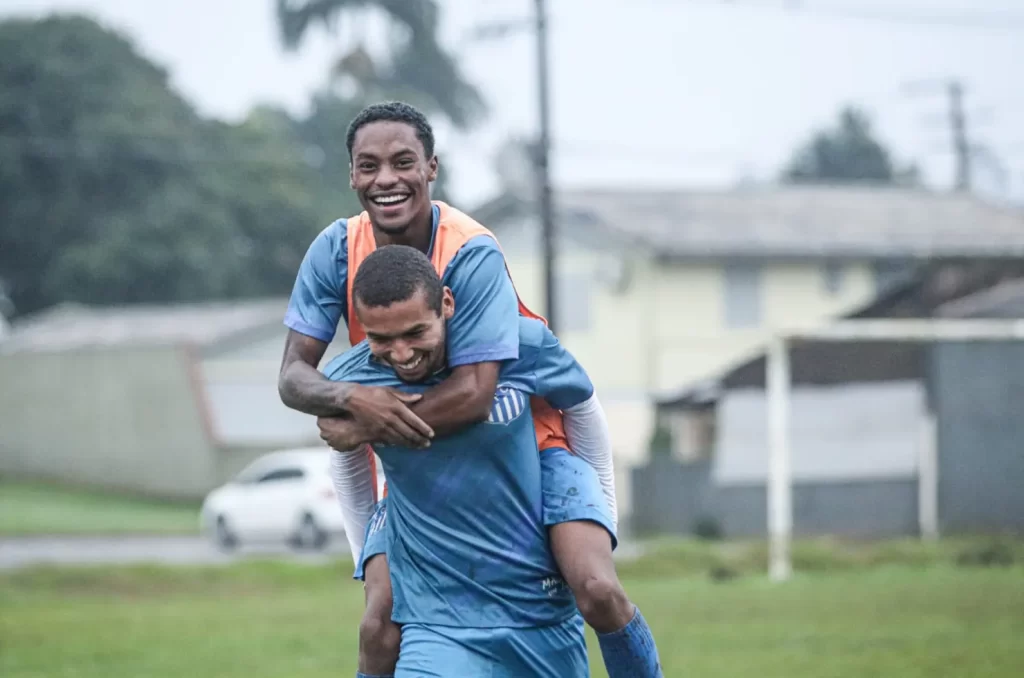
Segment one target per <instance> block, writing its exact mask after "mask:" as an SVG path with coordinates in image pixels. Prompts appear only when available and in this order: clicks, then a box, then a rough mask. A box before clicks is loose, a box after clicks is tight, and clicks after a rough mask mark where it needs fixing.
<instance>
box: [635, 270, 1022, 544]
mask: <svg viewBox="0 0 1024 678" xmlns="http://www.w3.org/2000/svg"><path fill="white" fill-rule="evenodd" d="M850 317H851V318H880V317H890V318H892V317H902V318H907V317H918V318H927V317H960V318H966V317H1003V318H1007V317H1011V318H1017V317H1024V261H1016V262H1014V261H1006V262H997V263H994V262H970V263H960V264H942V265H935V264H933V265H929V266H927V267H926V268H925V269H924V270H923V271H921V272H920V273H919V275H918V276H917V277H916V279H914V280H912V281H909V282H907V283H906V284H904V285H901V286H898V287H896V288H893V289H891V290H889V292H888V293H887V294H885V295H882V296H881V297H880V298H879V299H877V300H876V301H874V302H873V303H871V304H869V305H867V306H865V307H864V308H862V309H859V310H858V311H857V312H856V313H853V314H850ZM790 362H791V366H790V370H791V379H792V391H791V400H790V436H791V450H792V459H791V469H792V479H793V516H794V531H795V533H797V534H822V533H827V534H854V535H867V536H889V535H908V534H918V533H919V531H920V529H921V527H922V524H921V521H922V519H923V518H924V516H923V515H922V514H921V507H920V504H919V500H920V497H921V495H920V493H921V492H922V491H927V488H923V487H922V485H921V463H922V461H921V459H922V454H932V453H934V456H935V460H936V466H937V470H938V484H937V491H936V500H937V501H936V504H937V523H938V526H937V527H938V529H939V531H940V532H946V533H949V532H979V531H982V532H1001V531H1006V530H1012V531H1024V495H1022V494H1021V493H1020V491H1019V488H1020V487H1021V486H1022V484H1024V455H1022V454H1021V449H1022V447H1021V442H1020V441H1021V440H1024V420H1022V419H1021V417H1020V411H1019V410H1020V405H1019V403H1020V401H1021V398H1022V397H1024V344H1021V343H1019V342H1017V343H1014V342H993V341H985V342H961V343H937V344H927V343H907V342H876V341H872V342H865V341H853V342H846V343H818V342H800V343H797V344H795V345H794V346H793V347H792V348H791V351H790ZM764 384H765V358H764V356H763V354H762V355H760V356H757V357H755V358H753V359H751V360H748V361H746V362H744V363H742V364H740V365H739V366H737V367H735V368H733V369H731V370H728V371H725V372H723V373H722V374H720V375H719V376H718V378H717V379H715V380H713V381H710V382H708V383H706V384H704V385H703V386H701V387H700V388H690V389H684V390H683V391H681V392H679V393H677V394H675V395H674V396H672V397H668V398H665V399H663V400H662V402H661V403H659V415H658V419H659V423H660V425H661V426H662V428H663V429H664V430H665V431H666V432H667V434H666V436H665V438H666V439H667V441H668V446H667V447H668V449H667V450H666V452H668V453H667V454H665V455H664V456H662V457H660V458H658V459H654V460H652V463H651V464H650V465H649V466H648V467H647V468H644V469H637V470H636V471H635V474H634V478H633V480H634V483H635V486H634V494H635V496H637V497H638V498H642V499H638V502H637V504H635V506H634V509H635V512H634V520H635V521H636V523H637V527H638V528H639V529H641V530H650V531H672V532H688V531H691V530H692V529H693V528H694V526H695V525H697V524H698V523H701V522H707V521H713V522H714V523H716V524H717V525H718V527H719V528H720V529H721V530H722V531H724V532H725V533H726V534H729V535H733V536H736V535H760V534H763V533H764V532H765V527H766V501H767V497H766V490H765V488H766V484H767V475H768V448H767V437H768V436H767V402H766V397H765V390H764Z"/></svg>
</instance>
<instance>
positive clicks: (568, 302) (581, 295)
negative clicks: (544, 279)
mask: <svg viewBox="0 0 1024 678" xmlns="http://www.w3.org/2000/svg"><path fill="white" fill-rule="evenodd" d="M555 285H556V288H555V293H556V298H555V303H556V304H557V305H558V309H557V313H558V318H557V322H558V327H557V330H558V332H559V333H561V332H587V331H589V330H590V324H591V309H590V304H591V298H590V285H591V281H590V278H589V277H588V276H584V275H579V274H561V275H557V276H556V283H555Z"/></svg>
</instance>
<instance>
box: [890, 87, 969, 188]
mask: <svg viewBox="0 0 1024 678" xmlns="http://www.w3.org/2000/svg"><path fill="white" fill-rule="evenodd" d="M903 91H904V92H905V93H906V94H910V95H924V94H935V93H936V92H938V91H944V92H945V94H946V99H947V101H948V104H947V105H948V107H949V110H948V112H947V113H946V114H945V115H944V116H943V117H944V120H943V124H945V125H948V126H949V132H950V141H951V142H952V146H953V148H952V150H953V157H954V162H955V179H954V182H953V189H954V190H956V191H960V192H968V191H970V190H971V186H972V174H973V172H972V169H973V165H972V163H973V160H974V159H975V158H974V155H975V153H976V151H977V150H978V149H977V148H975V147H973V146H971V142H970V139H969V138H968V135H967V112H966V110H965V108H964V85H963V82H961V81H960V80H958V79H956V78H949V79H944V80H919V81H915V82H908V83H906V84H904V86H903Z"/></svg>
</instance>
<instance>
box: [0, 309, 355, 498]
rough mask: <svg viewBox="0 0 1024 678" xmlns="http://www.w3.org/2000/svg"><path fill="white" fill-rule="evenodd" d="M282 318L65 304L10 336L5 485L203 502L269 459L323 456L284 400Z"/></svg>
mask: <svg viewBox="0 0 1024 678" xmlns="http://www.w3.org/2000/svg"><path fill="white" fill-rule="evenodd" d="M286 305H287V300H286V299H262V300H241V301H231V302H217V303H196V304H173V305H166V306H160V305H157V306H147V305H138V306H124V307H112V308H90V307H86V306H79V305H63V306H58V307H55V308H53V309H51V310H48V311H45V312H42V313H39V314H36V315H34V316H29V317H27V318H25V319H24V320H21V321H19V322H16V323H14V326H13V328H12V330H11V333H10V335H9V336H8V338H7V339H6V340H5V341H4V342H2V343H0V385H2V386H0V474H4V475H11V476H22V477H40V478H50V479H54V480H59V481H64V482H72V483H78V484H85V485H94V486H98V487H107V488H115V489H121V490H126V491H133V492H140V493H146V494H150V495H154V496H165V497H199V496H202V495H203V494H204V493H205V492H206V491H208V490H209V489H211V488H212V487H214V486H216V485H217V484H219V483H221V482H223V481H224V480H225V479H227V478H228V477H230V476H232V475H233V474H234V473H235V472H237V471H238V470H239V469H240V468H241V467H242V466H244V465H245V464H246V463H248V462H249V461H251V460H252V459H253V458H254V457H255V456H257V455H259V454H261V453H263V452H267V451H270V450H272V449H277V448H282V447H290V446H300V445H309V444H315V443H318V442H319V436H318V432H317V429H316V425H315V422H314V421H313V419H312V418H311V417H309V416H306V415H304V414H300V413H298V412H294V411H292V410H289V409H288V408H286V407H285V406H284V405H283V404H281V402H280V399H279V397H278V393H277V374H278V369H279V366H280V360H281V351H282V348H283V346H284V337H285V334H286V332H287V329H286V328H285V327H284V325H283V324H282V319H283V317H284V311H285V307H286ZM341 334H342V335H344V333H341ZM346 347H347V341H346V338H345V337H344V336H340V337H339V339H338V340H337V341H336V342H335V343H334V344H333V345H332V346H331V347H330V348H329V349H328V354H327V355H326V356H325V360H326V359H329V358H330V357H332V356H333V355H336V354H337V353H338V352H340V351H342V350H344V348H346Z"/></svg>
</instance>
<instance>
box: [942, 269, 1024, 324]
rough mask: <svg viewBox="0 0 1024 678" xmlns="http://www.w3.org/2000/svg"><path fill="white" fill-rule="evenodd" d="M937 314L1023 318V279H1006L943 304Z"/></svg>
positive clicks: (958, 316) (960, 316)
mask: <svg viewBox="0 0 1024 678" xmlns="http://www.w3.org/2000/svg"><path fill="white" fill-rule="evenodd" d="M936 314H937V315H940V316H943V317H952V318H977V317H983V318H1024V279H1018V280H1007V281H1004V282H1001V283H999V284H998V285H995V286H994V287H990V288H988V289H985V290H981V291H980V292H976V293H974V294H971V295H969V296H965V297H962V298H960V299H955V300H953V301H951V302H948V303H946V304H943V305H942V306H940V307H939V308H938V310H937V311H936Z"/></svg>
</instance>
